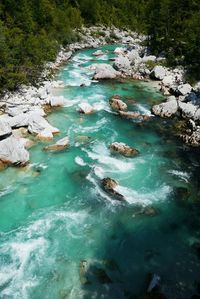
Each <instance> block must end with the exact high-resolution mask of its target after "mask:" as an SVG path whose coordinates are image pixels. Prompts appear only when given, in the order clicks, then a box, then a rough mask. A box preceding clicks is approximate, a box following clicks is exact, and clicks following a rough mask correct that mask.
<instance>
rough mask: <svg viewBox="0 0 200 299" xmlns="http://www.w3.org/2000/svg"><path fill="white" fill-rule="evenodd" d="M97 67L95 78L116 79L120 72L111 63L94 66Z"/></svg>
mask: <svg viewBox="0 0 200 299" xmlns="http://www.w3.org/2000/svg"><path fill="white" fill-rule="evenodd" d="M93 68H94V69H95V74H94V77H93V79H94V80H103V79H115V78H117V76H118V75H119V73H118V72H117V71H116V70H115V69H114V68H113V67H112V66H111V65H110V64H106V63H101V64H98V65H95V66H93Z"/></svg>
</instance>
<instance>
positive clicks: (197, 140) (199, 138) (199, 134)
mask: <svg viewBox="0 0 200 299" xmlns="http://www.w3.org/2000/svg"><path fill="white" fill-rule="evenodd" d="M180 138H181V139H182V140H183V141H184V142H185V143H186V144H188V145H191V146H193V147H199V146H200V127H198V128H197V129H196V131H194V132H191V133H186V134H181V135H180Z"/></svg>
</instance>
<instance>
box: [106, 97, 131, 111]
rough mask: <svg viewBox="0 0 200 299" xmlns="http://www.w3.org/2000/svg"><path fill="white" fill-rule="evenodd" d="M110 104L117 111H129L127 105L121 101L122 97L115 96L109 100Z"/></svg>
mask: <svg viewBox="0 0 200 299" xmlns="http://www.w3.org/2000/svg"><path fill="white" fill-rule="evenodd" d="M109 104H110V106H111V107H112V109H113V110H115V111H124V110H126V109H127V105H126V104H125V103H124V102H123V101H122V100H120V96H118V95H115V96H113V97H112V98H111V99H110V100H109Z"/></svg>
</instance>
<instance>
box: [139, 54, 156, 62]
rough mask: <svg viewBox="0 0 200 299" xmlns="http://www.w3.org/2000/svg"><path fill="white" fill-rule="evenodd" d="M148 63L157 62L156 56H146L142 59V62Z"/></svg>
mask: <svg viewBox="0 0 200 299" xmlns="http://www.w3.org/2000/svg"><path fill="white" fill-rule="evenodd" d="M147 61H156V56H154V55H149V56H144V57H143V58H142V62H147Z"/></svg>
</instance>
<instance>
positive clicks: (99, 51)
mask: <svg viewBox="0 0 200 299" xmlns="http://www.w3.org/2000/svg"><path fill="white" fill-rule="evenodd" d="M92 55H93V56H102V55H104V52H103V51H102V50H97V51H96V52H94V53H93V54H92Z"/></svg>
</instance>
